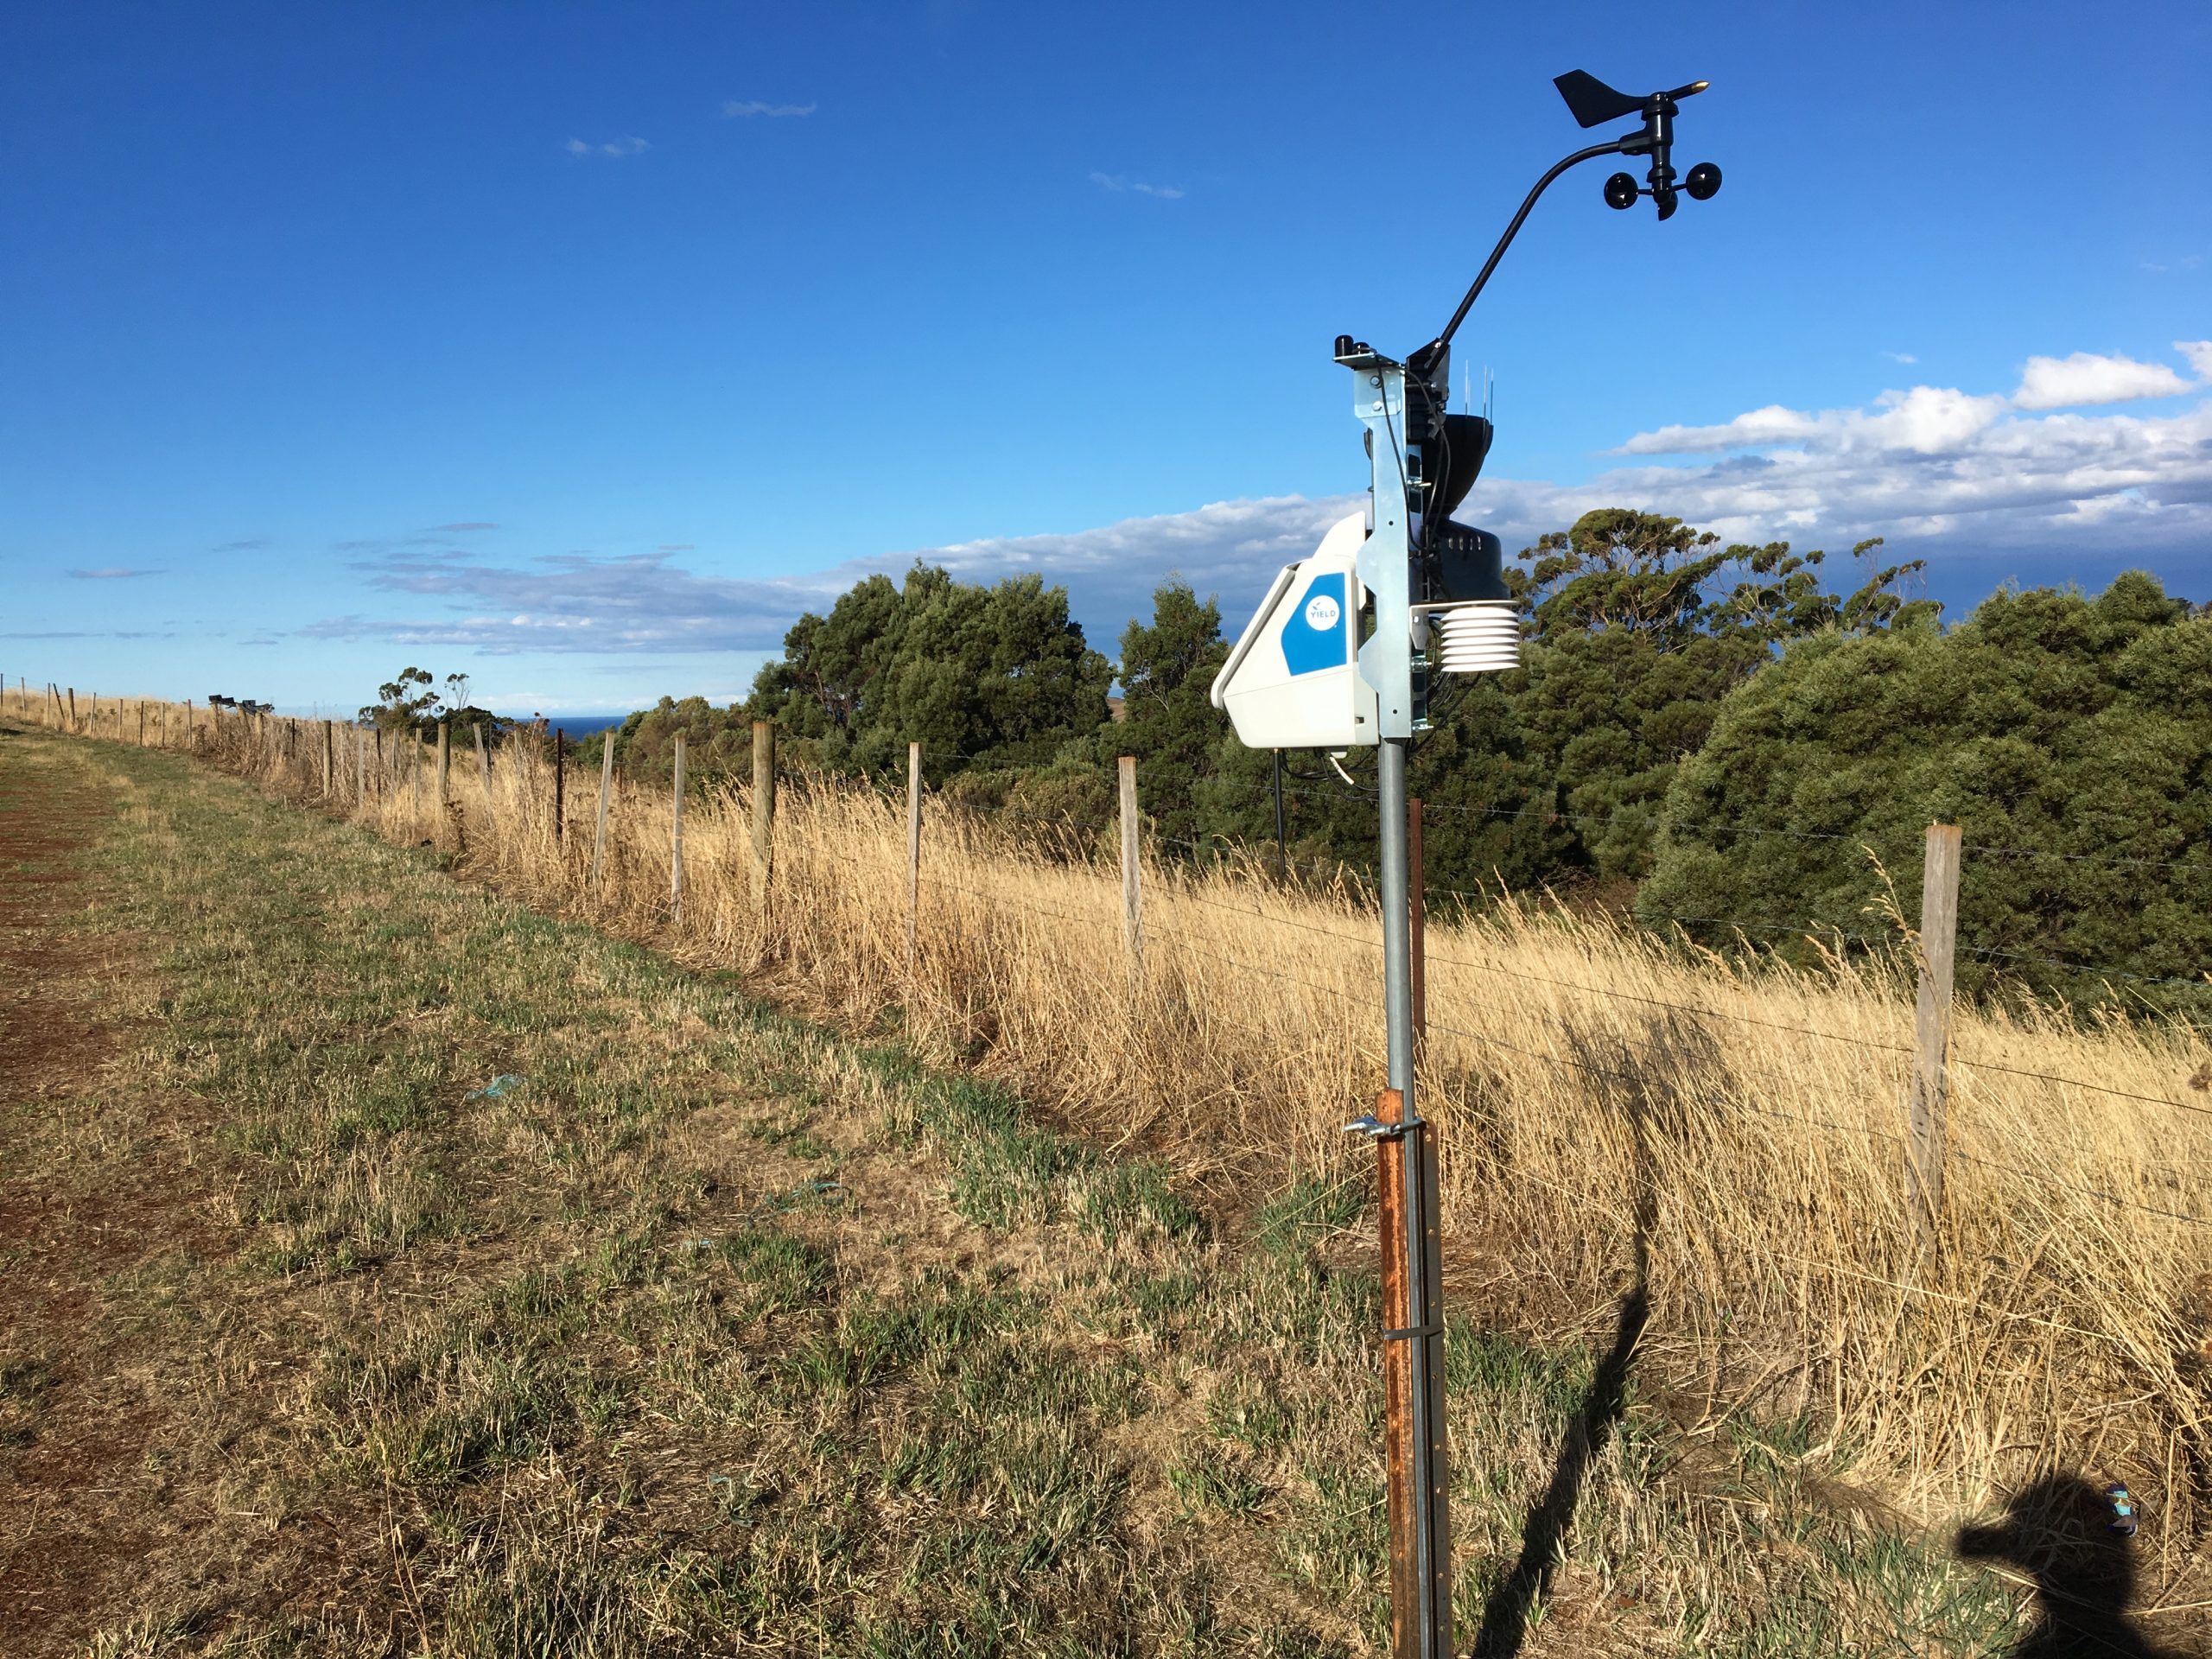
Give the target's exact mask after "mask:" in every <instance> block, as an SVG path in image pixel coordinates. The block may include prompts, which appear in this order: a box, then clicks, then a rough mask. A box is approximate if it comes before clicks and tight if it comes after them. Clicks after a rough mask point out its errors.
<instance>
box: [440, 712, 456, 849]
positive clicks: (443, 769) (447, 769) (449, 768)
mask: <svg viewBox="0 0 2212 1659" xmlns="http://www.w3.org/2000/svg"><path fill="white" fill-rule="evenodd" d="M452 773H453V727H452V726H451V724H449V723H448V721H439V722H438V820H439V824H440V829H439V834H441V835H442V834H444V833H445V831H444V829H443V825H444V821H445V812H446V803H447V802H448V801H450V800H451V799H452V798H453V776H452Z"/></svg>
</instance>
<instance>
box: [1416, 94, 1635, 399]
mask: <svg viewBox="0 0 2212 1659" xmlns="http://www.w3.org/2000/svg"><path fill="white" fill-rule="evenodd" d="M1642 139H1643V134H1642V133H1641V132H1632V133H1630V134H1629V135H1628V136H1627V137H1624V138H1616V139H1614V140H1613V141H1612V143H1609V144H1592V146H1591V147H1590V148H1589V149H1578V150H1576V151H1575V152H1574V154H1573V155H1572V156H1568V157H1567V159H1566V160H1565V161H1563V162H1560V164H1559V165H1558V166H1556V167H1554V168H1552V170H1551V171H1550V172H1548V173H1547V174H1545V175H1544V176H1543V177H1542V178H1541V179H1538V180H1537V181H1536V188H1535V189H1533V190H1531V191H1530V192H1529V199H1528V200H1526V201H1524V202H1522V204H1521V211H1520V212H1519V213H1516V214H1514V215H1513V222H1512V223H1511V224H1510V225H1508V226H1506V227H1505V234H1504V235H1503V236H1501V237H1499V238H1497V246H1496V247H1494V248H1492V249H1491V251H1490V257H1489V258H1488V259H1485V260H1484V262H1483V268H1482V270H1481V272H1480V273H1479V274H1478V276H1477V277H1475V285H1474V286H1473V287H1472V288H1471V289H1468V290H1467V297H1466V298H1465V299H1464V300H1462V301H1460V302H1459V309H1458V310H1457V311H1454V312H1453V313H1452V321H1449V322H1447V323H1446V324H1445V325H1444V332H1443V333H1442V334H1439V335H1438V336H1437V337H1436V338H1435V339H1434V340H1431V341H1429V343H1428V344H1427V345H1426V346H1422V347H1421V350H1420V352H1418V353H1415V354H1414V355H1415V356H1416V357H1429V356H1433V354H1434V353H1438V352H1440V351H1442V350H1443V349H1444V347H1446V346H1449V345H1450V344H1451V343H1452V335H1454V334H1458V333H1459V325H1460V324H1461V323H1463V322H1465V321H1466V320H1467V313H1468V311H1469V310H1470V309H1471V308H1472V307H1473V305H1474V303H1475V296H1477V295H1478V294H1480V293H1481V292H1482V291H1483V284H1484V283H1487V282H1488V281H1490V274H1491V272H1492V271H1493V270H1497V262H1498V261H1499V260H1501V259H1503V257H1505V251H1506V249H1508V248H1509V247H1510V246H1512V245H1513V238H1514V236H1515V235H1516V233H1517V232H1519V230H1520V229H1521V222H1522V220H1523V219H1527V218H1528V217H1529V209H1530V208H1531V207H1535V205H1536V198H1537V197H1538V196H1541V195H1542V194H1544V192H1545V190H1546V189H1548V188H1549V187H1550V185H1551V181H1553V180H1554V179H1555V178H1557V177H1559V175H1560V174H1562V173H1564V172H1566V171H1567V168H1570V167H1574V166H1576V165H1578V164H1580V163H1581V162H1587V161H1593V160H1595V159H1596V158H1597V157H1599V156H1618V155H1620V154H1621V153H1622V152H1623V151H1624V150H1626V149H1628V147H1629V146H1630V144H1633V143H1639V142H1641V140H1642Z"/></svg>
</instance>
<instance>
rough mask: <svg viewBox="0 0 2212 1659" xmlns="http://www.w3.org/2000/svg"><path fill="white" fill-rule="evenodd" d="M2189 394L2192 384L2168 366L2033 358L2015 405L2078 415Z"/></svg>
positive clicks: (2088, 357)
mask: <svg viewBox="0 0 2212 1659" xmlns="http://www.w3.org/2000/svg"><path fill="white" fill-rule="evenodd" d="M2188 390H2189V382H2187V381H2186V380H2184V379H2183V378H2181V376H2179V375H2177V374H2176V373H2175V372H2173V371H2172V370H2171V369H2170V368H2168V367H2167V366H2166V365H2164V364H2163V363H2138V362H2137V361H2136V360H2135V359H2133V358H2132V357H2101V356H2099V355H2098V354H2097V353H2094V352H2076V353H2074V354H2073V355H2072V356H2071V357H2031V358H2030V359H2028V366H2027V367H2026V368H2025V369H2024V371H2022V372H2021V375H2020V389H2019V390H2018V391H2016V392H2014V393H2013V394H2012V403H2013V404H2014V406H2015V407H2016V408H2019V409H2075V408H2080V407H2082V406H2084V405H2087V404H2127V403H2133V402H2135V401H2136V400H2137V399H2139V398H2143V397H2172V396H2173V395H2174V394H2175V393H2176V392H2177V391H2188Z"/></svg>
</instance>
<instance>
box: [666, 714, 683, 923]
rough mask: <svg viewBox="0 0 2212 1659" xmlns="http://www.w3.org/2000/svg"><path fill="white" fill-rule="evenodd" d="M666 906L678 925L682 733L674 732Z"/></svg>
mask: <svg viewBox="0 0 2212 1659" xmlns="http://www.w3.org/2000/svg"><path fill="white" fill-rule="evenodd" d="M668 906H669V911H670V913H671V918H673V919H674V921H675V922H676V923H677V925H678V926H681V925H683V733H681V732H678V733H677V734H676V813H675V818H674V822H673V825H672V827H671V829H670V831H669V842H668Z"/></svg>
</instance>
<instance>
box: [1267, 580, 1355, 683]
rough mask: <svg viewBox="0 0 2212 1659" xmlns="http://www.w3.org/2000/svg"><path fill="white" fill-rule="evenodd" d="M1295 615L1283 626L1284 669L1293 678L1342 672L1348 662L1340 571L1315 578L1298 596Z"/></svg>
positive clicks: (1349, 653)
mask: <svg viewBox="0 0 2212 1659" xmlns="http://www.w3.org/2000/svg"><path fill="white" fill-rule="evenodd" d="M1297 607H1298V608H1297V609H1296V611H1295V612H1294V613H1293V614H1292V616H1291V618H1290V620H1288V621H1287V622H1286V623H1284V624H1283V626H1282V660H1283V666H1284V667H1286V668H1287V669H1288V670H1289V671H1291V672H1292V673H1293V674H1294V675H1296V674H1312V673H1315V672H1318V671H1319V670H1322V669H1325V668H1342V667H1343V666H1344V664H1346V663H1348V662H1350V661H1351V646H1350V645H1348V644H1347V643H1346V640H1347V639H1348V638H1349V636H1350V630H1349V629H1347V628H1346V627H1345V626H1344V572H1343V571H1341V570H1336V571H1332V572H1330V573H1329V574H1328V575H1321V576H1316V577H1314V578H1313V585H1312V586H1311V587H1309V588H1306V591H1305V593H1303V594H1300V596H1299V598H1298V601H1297Z"/></svg>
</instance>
